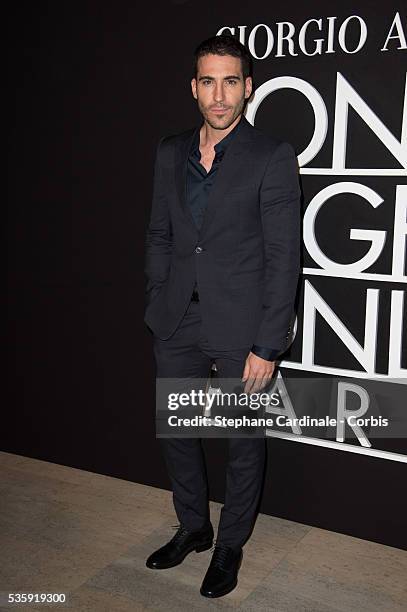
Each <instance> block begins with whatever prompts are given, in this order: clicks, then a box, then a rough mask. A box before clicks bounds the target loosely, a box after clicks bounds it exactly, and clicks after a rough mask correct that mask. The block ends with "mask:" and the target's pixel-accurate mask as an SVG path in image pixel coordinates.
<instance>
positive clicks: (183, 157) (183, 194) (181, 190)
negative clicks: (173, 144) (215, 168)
mask: <svg viewBox="0 0 407 612" xmlns="http://www.w3.org/2000/svg"><path fill="white" fill-rule="evenodd" d="M199 130H200V126H199V127H197V128H195V129H194V130H192V131H190V132H188V133H187V135H186V136H185V138H184V139H183V140H182V141H181V142H180V143H179V144H178V147H177V149H176V152H175V184H176V186H177V192H178V198H179V201H180V204H181V208H182V210H183V212H184V214H185V216H186V217H187V219H188V220H189V221H190V224H191V225H192V227H193V229H194V230H195V232H196V233H198V229H197V227H196V225H195V222H194V218H193V216H192V214H191V210H190V207H189V206H188V203H187V171H188V157H189V151H190V149H191V145H192V142H193V139H194V138H195V136H196V133H197V132H199Z"/></svg>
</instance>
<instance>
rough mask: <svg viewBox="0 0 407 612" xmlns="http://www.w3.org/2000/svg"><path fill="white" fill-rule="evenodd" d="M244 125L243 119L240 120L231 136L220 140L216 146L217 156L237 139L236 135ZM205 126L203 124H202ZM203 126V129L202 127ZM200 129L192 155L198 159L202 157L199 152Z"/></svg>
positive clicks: (230, 133)
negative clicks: (241, 125)
mask: <svg viewBox="0 0 407 612" xmlns="http://www.w3.org/2000/svg"><path fill="white" fill-rule="evenodd" d="M241 123H242V118H240V120H239V121H238V123H237V124H236V125H235V127H234V128H233V130H231V131H230V132H229V134H227V136H225V137H224V138H222V140H220V141H219V142H218V143H217V144H216V145H215V146H214V149H215V155H216V154H218V153H224V152H225V151H226V149H227V147H228V145H229V144H230V142H231V141H232V140H233V138H234V137H235V135H236V133H237V132H238V130H239V127H240V124H241ZM202 125H203V124H202ZM202 125H201V127H202ZM199 134H200V128H199V129H198V130H197V131H196V134H195V137H194V140H193V142H192V145H191V154H192V155H197V157H199V158H200V157H201V155H200V151H199V143H200V136H199Z"/></svg>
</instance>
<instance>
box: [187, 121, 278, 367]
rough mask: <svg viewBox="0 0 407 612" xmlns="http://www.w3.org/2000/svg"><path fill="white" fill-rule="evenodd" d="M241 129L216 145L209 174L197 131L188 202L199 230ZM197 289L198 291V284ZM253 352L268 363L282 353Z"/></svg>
mask: <svg viewBox="0 0 407 612" xmlns="http://www.w3.org/2000/svg"><path fill="white" fill-rule="evenodd" d="M239 127H240V121H239V123H238V124H237V125H236V126H235V127H234V128H233V130H232V131H231V132H229V134H228V135H227V136H225V138H222V140H221V141H220V142H218V143H217V144H216V145H215V147H214V149H215V157H214V160H213V162H212V166H211V168H210V170H209V172H207V171H206V169H205V168H204V166H203V165H202V164H201V163H200V160H201V151H200V150H199V145H200V130H198V131H197V133H196V135H195V138H194V140H193V141H192V144H191V149H190V152H189V157H188V172H187V202H188V205H189V206H190V210H191V215H192V217H193V219H194V222H195V225H196V227H197V229H198V230H200V229H201V227H202V224H203V220H204V215H205V211H206V207H207V204H208V198H209V193H210V191H211V188H212V186H213V184H214V182H215V179H216V174H217V172H218V170H219V166H220V163H221V161H222V158H223V156H224V154H225V151H226V148H227V147H228V145H229V144H230V142H231V141H232V140H233V138H234V137H235V135H236V133H237V131H238V130H239ZM195 289H197V285H196V284H195ZM251 351H252V353H254V354H255V355H257V356H258V357H262V358H263V359H266V360H268V361H274V359H276V357H277V356H278V355H279V353H280V351H277V350H275V349H270V348H266V347H264V346H257V345H254V346H253V347H252V349H251Z"/></svg>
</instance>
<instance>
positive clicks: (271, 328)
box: [253, 142, 301, 353]
mask: <svg viewBox="0 0 407 612" xmlns="http://www.w3.org/2000/svg"><path fill="white" fill-rule="evenodd" d="M300 197H301V191H300V186H299V180H298V162H297V158H296V156H295V152H294V149H293V147H292V146H291V145H290V144H288V143H286V142H281V143H280V144H279V145H278V146H277V148H276V150H275V151H274V152H273V154H272V156H271V158H270V160H269V162H268V165H267V168H266V171H265V173H264V177H263V181H262V184H261V187H260V210H261V219H262V226H263V239H264V257H265V286H264V295H263V314H262V318H261V321H260V325H259V328H258V331H257V335H256V338H255V341H254V343H253V344H254V345H257V346H263V347H272V348H273V351H274V352H277V353H282V352H284V350H285V349H286V347H287V343H288V338H289V335H290V332H291V324H292V321H293V315H294V301H295V296H296V291H297V285H298V278H299V273H300V230H301V218H300V214H301V213H300Z"/></svg>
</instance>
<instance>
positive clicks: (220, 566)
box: [201, 544, 243, 597]
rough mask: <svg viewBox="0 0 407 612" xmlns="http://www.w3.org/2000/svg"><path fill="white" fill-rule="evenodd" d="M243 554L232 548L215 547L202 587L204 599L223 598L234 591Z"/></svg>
mask: <svg viewBox="0 0 407 612" xmlns="http://www.w3.org/2000/svg"><path fill="white" fill-rule="evenodd" d="M242 558H243V552H242V549H241V548H240V549H239V550H234V549H233V548H230V546H225V545H222V544H219V545H217V546H215V550H214V552H213V556H212V560H211V563H210V565H209V567H208V571H207V572H206V575H205V578H204V580H203V582H202V586H201V595H203V596H204V597H222V595H226V594H227V593H230V591H233V589H234V588H235V586H236V585H237V575H238V573H239V568H240V565H241V563H242Z"/></svg>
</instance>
